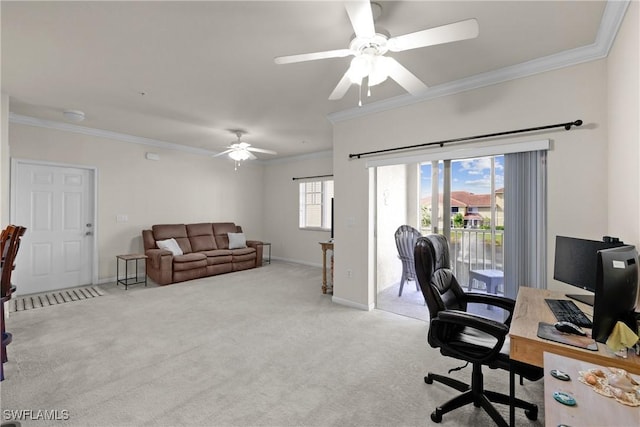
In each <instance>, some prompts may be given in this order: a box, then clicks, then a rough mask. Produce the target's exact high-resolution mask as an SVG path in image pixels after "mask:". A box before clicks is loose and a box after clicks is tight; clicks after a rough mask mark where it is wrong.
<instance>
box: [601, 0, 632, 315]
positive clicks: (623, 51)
mask: <svg viewBox="0 0 640 427" xmlns="http://www.w3.org/2000/svg"><path fill="white" fill-rule="evenodd" d="M639 27H640V4H639V3H638V2H637V1H634V2H631V4H630V5H629V8H628V9H627V13H626V15H625V19H624V21H623V23H622V26H621V27H620V30H619V31H618V35H617V37H616V41H615V44H614V46H613V48H612V49H611V51H610V52H609V57H608V59H607V94H608V99H607V110H608V111H607V112H608V116H607V121H608V124H609V134H608V141H609V151H608V166H609V171H608V178H609V182H608V191H609V199H608V201H607V204H608V206H609V224H608V233H607V234H609V235H611V236H619V237H620V238H622V240H624V241H625V243H630V244H634V245H636V247H637V248H640V167H639V165H640V120H639V119H638V118H639V117H640V29H639ZM638 305H640V294H639V295H638Z"/></svg>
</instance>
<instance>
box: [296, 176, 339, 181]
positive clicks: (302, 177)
mask: <svg viewBox="0 0 640 427" xmlns="http://www.w3.org/2000/svg"><path fill="white" fill-rule="evenodd" d="M332 176H333V175H316V176H298V177H293V178H291V179H293V180H294V181H297V180H299V179H311V178H330V177H332Z"/></svg>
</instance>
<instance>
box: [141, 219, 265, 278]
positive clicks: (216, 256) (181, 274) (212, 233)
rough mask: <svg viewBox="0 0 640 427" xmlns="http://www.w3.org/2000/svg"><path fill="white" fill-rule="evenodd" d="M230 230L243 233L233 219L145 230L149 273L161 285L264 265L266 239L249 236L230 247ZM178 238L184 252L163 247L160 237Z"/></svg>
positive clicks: (144, 239) (143, 234) (143, 232)
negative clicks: (160, 243)
mask: <svg viewBox="0 0 640 427" xmlns="http://www.w3.org/2000/svg"><path fill="white" fill-rule="evenodd" d="M228 233H242V227H240V226H239V225H235V224H234V223H232V222H213V223H211V222H205V223H199V224H160V225H154V226H152V227H151V230H142V242H143V245H144V253H145V255H147V257H148V258H147V262H146V266H147V267H146V268H147V275H148V276H149V277H150V278H151V279H152V280H153V281H154V282H156V283H157V284H159V285H167V284H169V283H175V282H182V281H185V280H191V279H197V278H199V277H205V276H213V275H215V274H222V273H228V272H231V271H238V270H246V269H249V268H254V267H260V266H261V265H262V242H260V241H257V240H247V241H246V247H244V248H238V249H229V237H228ZM167 239H175V241H176V242H177V243H178V245H179V246H180V249H181V250H182V252H183V254H182V255H174V254H173V253H172V252H171V251H170V250H167V249H159V248H158V246H157V245H156V242H157V241H161V240H167Z"/></svg>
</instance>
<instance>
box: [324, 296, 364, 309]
mask: <svg viewBox="0 0 640 427" xmlns="http://www.w3.org/2000/svg"><path fill="white" fill-rule="evenodd" d="M331 301H333V302H335V303H336V304H340V305H345V306H347V307H352V308H357V309H358V310H364V311H371V310H373V309H374V308H375V306H374V304H373V303H371V304H369V305H367V304H360V303H359V302H354V301H351V300H348V299H344V298H340V297H337V296H335V295H334V296H332V297H331Z"/></svg>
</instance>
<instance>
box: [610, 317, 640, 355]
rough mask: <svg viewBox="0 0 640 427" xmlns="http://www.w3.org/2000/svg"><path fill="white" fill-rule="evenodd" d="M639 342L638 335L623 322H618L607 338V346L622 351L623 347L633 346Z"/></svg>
mask: <svg viewBox="0 0 640 427" xmlns="http://www.w3.org/2000/svg"><path fill="white" fill-rule="evenodd" d="M637 342H638V336H637V335H636V334H635V333H633V331H632V330H631V329H630V328H629V327H628V326H627V325H625V324H624V323H623V322H617V323H616V325H615V326H614V327H613V330H612V331H611V334H610V335H609V338H607V347H609V348H610V349H612V350H613V351H620V350H622V349H623V348H627V347H633V346H634V345H635V343H637Z"/></svg>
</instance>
